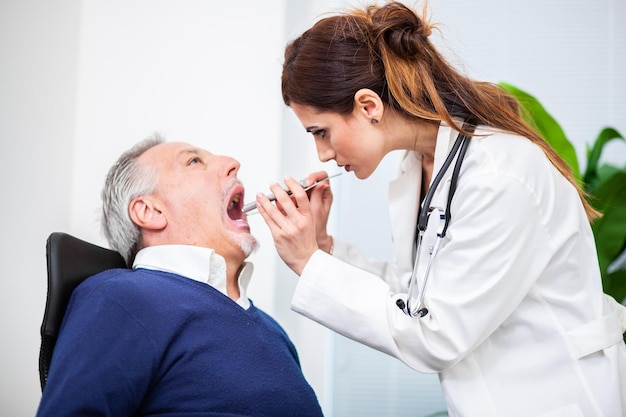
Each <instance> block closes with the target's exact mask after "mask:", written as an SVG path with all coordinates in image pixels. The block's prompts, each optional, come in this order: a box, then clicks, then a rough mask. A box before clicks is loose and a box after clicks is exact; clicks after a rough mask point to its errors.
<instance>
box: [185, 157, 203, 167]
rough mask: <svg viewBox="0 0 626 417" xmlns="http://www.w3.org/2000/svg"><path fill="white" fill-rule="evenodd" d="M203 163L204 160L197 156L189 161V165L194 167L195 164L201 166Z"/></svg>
mask: <svg viewBox="0 0 626 417" xmlns="http://www.w3.org/2000/svg"><path fill="white" fill-rule="evenodd" d="M201 163H202V159H201V158H200V157H199V156H195V157H193V158H191V159H189V161H187V165H194V164H201Z"/></svg>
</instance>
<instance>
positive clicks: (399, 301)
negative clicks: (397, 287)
mask: <svg viewBox="0 0 626 417" xmlns="http://www.w3.org/2000/svg"><path fill="white" fill-rule="evenodd" d="M396 305H397V306H398V308H399V309H400V310H402V311H404V308H405V307H406V305H405V304H404V300H403V299H401V298H398V299H397V300H396Z"/></svg>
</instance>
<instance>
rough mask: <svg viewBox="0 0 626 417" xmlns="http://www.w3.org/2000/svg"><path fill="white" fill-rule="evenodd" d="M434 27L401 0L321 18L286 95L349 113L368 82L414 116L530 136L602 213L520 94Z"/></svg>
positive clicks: (296, 45) (293, 64)
mask: <svg viewBox="0 0 626 417" xmlns="http://www.w3.org/2000/svg"><path fill="white" fill-rule="evenodd" d="M424 11H426V7H424ZM433 29H435V25H432V24H431V23H429V22H427V21H424V20H423V19H422V18H420V16H418V15H417V13H415V12H414V11H413V10H411V9H409V8H408V7H407V6H405V5H403V4H402V3H399V2H389V3H387V4H386V5H384V6H378V5H370V6H366V7H365V8H363V9H351V10H348V11H347V12H346V13H344V14H340V15H336V16H331V17H327V18H324V19H321V20H320V21H318V22H317V23H316V24H314V25H313V26H312V27H311V28H310V29H309V30H307V31H306V32H304V33H303V34H302V35H301V36H300V37H298V38H296V39H295V40H293V41H292V42H290V43H289V44H288V45H287V47H286V48H285V61H284V64H283V73H282V95H283V100H284V102H285V104H286V105H288V106H289V105H291V104H292V103H296V104H300V105H306V106H309V107H311V108H313V109H315V110H317V111H320V112H322V111H323V112H335V113H338V114H341V115H344V116H347V115H349V114H350V113H351V112H352V110H353V108H354V95H355V93H356V92H357V91H358V90H359V89H361V88H369V89H370V90H372V91H374V92H376V93H377V94H378V95H379V96H380V97H381V99H382V100H383V102H384V103H385V104H386V105H387V106H389V107H390V108H392V109H394V110H395V111H398V112H401V113H403V114H404V115H405V116H406V117H409V118H414V119H422V120H430V121H433V122H437V123H439V122H442V121H443V122H445V123H447V124H448V125H449V126H452V127H453V128H454V129H456V130H457V131H462V132H463V133H466V134H468V133H469V132H466V131H464V130H463V128H462V126H459V125H458V123H457V122H455V119H457V120H458V119H459V118H460V119H462V120H464V121H469V122H470V123H471V124H474V125H478V124H481V125H486V126H490V127H493V128H496V129H500V130H503V131H506V132H511V133H514V134H517V135H520V136H524V137H526V138H528V139H529V140H530V141H532V142H534V143H536V144H537V145H538V146H539V147H541V148H542V149H543V151H544V152H545V154H546V155H547V157H548V158H549V160H550V161H551V162H552V163H553V164H554V166H555V167H556V168H557V169H558V170H559V171H560V172H561V173H562V174H563V175H564V176H565V177H566V178H567V179H568V180H569V181H570V182H571V183H572V184H573V185H574V186H575V187H576V188H577V190H578V192H579V194H580V196H581V199H582V201H583V204H584V206H585V210H586V212H587V217H588V218H589V219H594V218H596V217H597V216H598V212H597V211H595V210H594V209H593V207H591V205H590V204H589V203H588V202H587V200H586V198H585V197H586V196H585V193H584V191H583V190H582V189H581V187H580V185H579V184H578V183H577V182H576V180H575V179H574V178H573V176H572V173H571V170H570V168H569V166H568V165H567V164H566V163H565V162H564V161H563V159H562V158H561V157H559V155H558V154H557V153H556V152H555V151H554V150H553V149H552V147H551V146H550V145H549V144H548V143H547V142H546V141H545V140H544V139H543V138H542V137H541V136H540V135H539V134H538V133H537V132H536V131H535V130H534V129H533V128H532V127H530V126H529V125H528V124H527V123H526V122H525V121H524V119H523V117H522V115H521V112H520V106H519V104H518V102H517V100H516V99H515V98H514V97H513V96H512V95H511V94H509V93H508V92H506V91H505V90H504V89H503V88H501V87H500V86H498V85H497V84H493V83H488V82H480V81H475V80H472V79H470V78H468V77H466V76H465V75H463V74H461V73H460V72H459V71H457V70H456V69H455V68H454V67H453V66H452V65H450V64H449V63H448V62H447V61H446V60H445V59H444V58H443V56H442V55H441V54H440V53H439V52H438V51H437V49H436V48H435V47H434V45H433V44H432V42H431V41H430V40H429V36H430V34H431V32H432V30H433Z"/></svg>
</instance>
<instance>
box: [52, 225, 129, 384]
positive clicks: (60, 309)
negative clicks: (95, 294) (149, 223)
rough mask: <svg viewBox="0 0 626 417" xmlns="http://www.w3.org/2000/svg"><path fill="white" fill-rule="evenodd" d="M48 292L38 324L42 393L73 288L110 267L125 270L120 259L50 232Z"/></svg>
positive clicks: (124, 265)
mask: <svg viewBox="0 0 626 417" xmlns="http://www.w3.org/2000/svg"><path fill="white" fill-rule="evenodd" d="M46 261H47V263H48V293H47V297H46V309H45V311H44V316H43V322H42V324H41V348H40V351H39V379H40V382H41V390H42V391H43V389H44V387H45V385H46V382H47V380H48V370H49V369H50V362H51V360H52V352H53V350H54V345H55V343H56V340H57V336H58V334H59V329H60V328H61V322H62V321H63V316H64V315H65V310H66V309H67V304H68V302H69V300H70V296H71V295H72V291H74V288H76V287H77V286H78V284H80V283H81V282H82V281H83V280H85V279H86V278H88V277H90V276H92V275H95V274H97V273H99V272H102V271H105V270H107V269H113V268H125V267H126V263H125V262H124V259H123V258H122V256H121V255H120V254H119V253H118V252H115V251H113V250H110V249H106V248H103V247H100V246H97V245H94V244H91V243H89V242H85V241H84V240H80V239H77V238H75V237H74V236H71V235H69V234H67V233H61V232H55V233H52V234H51V235H50V236H49V237H48V240H47V242H46Z"/></svg>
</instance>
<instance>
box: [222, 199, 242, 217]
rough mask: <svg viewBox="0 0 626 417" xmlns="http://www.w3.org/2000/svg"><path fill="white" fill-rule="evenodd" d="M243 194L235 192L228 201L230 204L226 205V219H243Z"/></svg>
mask: <svg viewBox="0 0 626 417" xmlns="http://www.w3.org/2000/svg"><path fill="white" fill-rule="evenodd" d="M242 197H243V193H240V192H237V193H235V194H233V195H232V197H231V199H230V203H228V208H227V209H226V212H227V213H228V217H230V218H231V219H232V220H240V219H243V218H244V215H243V211H241V209H242V208H243V203H242V201H243V198H242Z"/></svg>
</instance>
